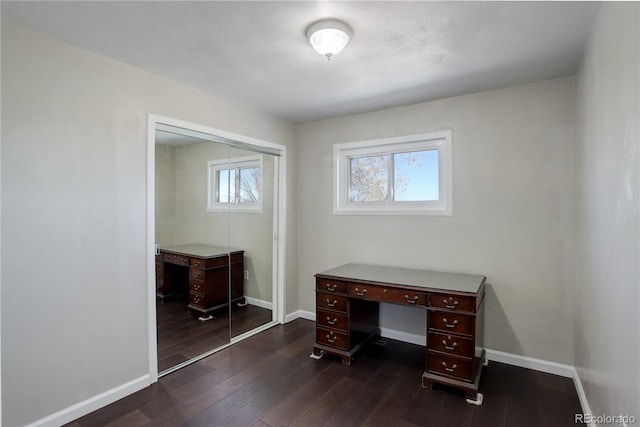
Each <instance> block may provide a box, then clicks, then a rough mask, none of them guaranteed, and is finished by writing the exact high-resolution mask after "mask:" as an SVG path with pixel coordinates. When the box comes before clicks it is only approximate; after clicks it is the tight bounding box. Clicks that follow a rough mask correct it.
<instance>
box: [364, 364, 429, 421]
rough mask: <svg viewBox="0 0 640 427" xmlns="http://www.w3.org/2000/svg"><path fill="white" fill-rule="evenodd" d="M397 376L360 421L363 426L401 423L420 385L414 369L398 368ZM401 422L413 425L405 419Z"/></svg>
mask: <svg viewBox="0 0 640 427" xmlns="http://www.w3.org/2000/svg"><path fill="white" fill-rule="evenodd" d="M397 378H398V379H397V381H396V382H395V384H394V385H393V386H392V387H389V388H388V390H387V391H386V393H385V394H384V395H383V396H382V399H380V402H379V403H378V404H377V405H376V406H375V407H374V408H373V410H371V412H369V414H368V416H367V418H366V419H365V420H364V422H363V423H362V425H363V426H369V427H374V426H375V427H377V426H381V427H383V426H385V427H386V426H391V425H400V424H401V421H402V417H403V416H404V414H405V413H406V412H407V410H408V409H409V405H410V404H411V401H412V400H413V399H414V398H415V395H416V394H417V393H419V392H420V389H421V385H420V381H419V380H418V378H419V376H418V375H417V373H416V371H415V369H411V368H404V369H400V370H399V372H398V374H397ZM402 423H404V424H405V425H413V424H410V423H409V422H407V421H402Z"/></svg>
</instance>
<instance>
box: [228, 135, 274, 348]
mask: <svg viewBox="0 0 640 427" xmlns="http://www.w3.org/2000/svg"><path fill="white" fill-rule="evenodd" d="M229 156H230V167H231V169H232V170H233V171H234V173H235V176H236V180H235V183H236V187H235V193H236V194H235V203H232V204H231V214H230V215H229V229H230V235H229V245H230V247H231V248H235V249H236V250H242V251H244V266H243V270H233V267H232V271H231V280H232V282H233V281H234V280H236V278H237V275H238V274H242V275H243V277H244V280H243V283H244V286H243V288H244V290H243V292H244V298H243V301H234V304H232V305H231V337H236V336H238V335H241V334H243V333H245V332H248V331H250V330H252V329H255V328H257V327H259V326H261V325H264V324H267V323H269V322H271V321H272V320H273V289H274V288H273V286H274V281H273V273H274V208H275V207H277V203H275V190H276V187H275V156H274V155H271V154H266V153H259V152H255V151H253V150H250V149H245V148H237V147H232V148H231V149H230V152H229Z"/></svg>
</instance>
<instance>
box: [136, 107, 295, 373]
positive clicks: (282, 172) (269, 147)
mask: <svg viewBox="0 0 640 427" xmlns="http://www.w3.org/2000/svg"><path fill="white" fill-rule="evenodd" d="M163 125H165V126H170V127H175V128H180V130H181V131H184V134H185V135H192V136H196V137H198V138H201V139H207V140H210V141H214V142H221V143H225V144H229V145H230V146H234V145H235V146H244V147H250V148H251V149H253V150H256V151H259V152H264V153H267V154H272V155H274V156H276V157H275V159H274V160H275V161H274V163H275V164H274V168H277V187H276V188H277V189H276V192H277V195H278V197H277V198H278V200H277V206H276V208H275V209H274V210H275V211H276V215H274V220H273V221H274V227H275V228H274V230H275V231H274V236H273V238H274V247H273V250H274V259H273V267H274V272H273V279H274V282H273V283H274V286H273V301H274V304H273V317H272V319H273V320H272V321H271V322H270V323H267V324H265V325H262V326H260V327H258V328H256V329H253V330H251V331H249V332H246V333H244V334H242V335H238V336H237V337H233V338H231V342H230V343H229V344H227V345H226V346H223V347H219V348H217V349H216V350H215V351H219V350H221V349H223V348H226V347H228V346H230V345H233V344H235V343H237V342H239V341H242V340H243V339H246V338H248V337H250V336H252V335H255V334H257V333H259V332H262V331H264V330H266V329H268V328H270V327H272V326H274V325H277V324H283V323H285V309H284V304H285V300H286V298H285V286H284V275H285V271H286V263H285V255H284V254H285V253H286V252H285V242H286V156H287V147H286V146H284V145H281V144H276V143H273V142H269V141H264V140H261V139H257V138H253V137H248V136H244V135H240V134H236V133H233V132H228V131H224V130H221V129H216V128H212V127H208V126H203V125H199V124H195V123H190V122H187V121H184V120H179V119H174V118H171V117H165V116H161V115H157V114H152V113H150V114H149V115H148V118H147V186H146V187H147V188H146V191H147V195H146V196H147V197H146V233H147V248H146V250H147V252H146V255H147V257H146V261H147V265H146V267H147V324H148V327H147V330H148V346H149V379H150V382H151V383H155V382H157V381H158V342H157V335H156V333H157V332H156V331H157V330H156V274H155V250H156V249H155V244H156V242H155V155H156V144H155V133H156V129H158V128H162V126H163ZM215 351H212V352H210V353H213V352H215ZM210 353H205V354H203V355H202V356H201V357H200V358H202V357H206V356H208V355H209V354H210ZM194 361H195V360H192V361H191V362H194Z"/></svg>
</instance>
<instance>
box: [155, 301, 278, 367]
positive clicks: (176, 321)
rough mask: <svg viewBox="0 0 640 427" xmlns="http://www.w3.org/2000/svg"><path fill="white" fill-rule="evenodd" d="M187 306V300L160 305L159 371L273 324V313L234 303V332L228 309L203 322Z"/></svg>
mask: <svg viewBox="0 0 640 427" xmlns="http://www.w3.org/2000/svg"><path fill="white" fill-rule="evenodd" d="M187 304H188V301H187V299H186V298H177V299H173V300H170V301H165V302H164V303H161V302H160V301H158V303H157V309H156V315H157V316H156V318H157V320H156V323H157V326H158V372H162V371H164V370H166V369H168V368H171V367H173V366H176V365H178V364H180V363H182V362H185V361H187V360H190V359H192V358H194V357H197V356H199V355H201V354H203V353H206V352H207V351H210V350H212V349H214V348H217V347H220V346H222V345H224V344H226V343H228V342H229V337H230V334H231V336H236V335H240V334H242V333H244V332H247V331H249V330H251V329H254V328H256V327H258V326H260V325H264V324H265V323H269V322H270V321H271V310H267V309H264V308H260V307H256V306H252V305H248V304H247V305H245V306H244V307H239V306H237V305H235V304H234V305H233V308H232V316H231V322H232V323H231V324H232V326H231V330H230V329H229V313H228V310H226V309H225V310H217V311H215V312H214V318H213V319H211V320H207V321H204V322H203V321H200V320H198V316H195V315H193V314H190V313H189V312H188V311H187V308H186V307H187Z"/></svg>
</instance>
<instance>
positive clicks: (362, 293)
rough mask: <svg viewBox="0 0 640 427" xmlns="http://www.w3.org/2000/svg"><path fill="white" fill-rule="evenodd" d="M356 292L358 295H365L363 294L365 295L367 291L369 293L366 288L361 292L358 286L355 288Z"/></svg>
mask: <svg viewBox="0 0 640 427" xmlns="http://www.w3.org/2000/svg"><path fill="white" fill-rule="evenodd" d="M355 293H356V295H358V296H359V297H363V296H364V294H366V293H367V290H366V289H363V290H362V292H360V291H359V290H358V288H356V289H355Z"/></svg>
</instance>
